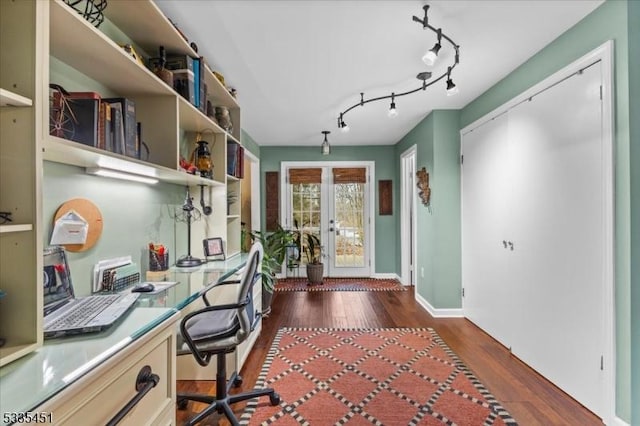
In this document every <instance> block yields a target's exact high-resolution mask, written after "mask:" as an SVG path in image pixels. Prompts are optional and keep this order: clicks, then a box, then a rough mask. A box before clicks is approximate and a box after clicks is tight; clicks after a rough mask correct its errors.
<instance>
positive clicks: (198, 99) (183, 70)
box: [165, 55, 207, 114]
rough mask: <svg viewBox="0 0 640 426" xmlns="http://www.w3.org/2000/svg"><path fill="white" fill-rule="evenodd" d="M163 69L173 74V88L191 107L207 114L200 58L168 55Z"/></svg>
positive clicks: (201, 58) (203, 67) (202, 63)
mask: <svg viewBox="0 0 640 426" xmlns="http://www.w3.org/2000/svg"><path fill="white" fill-rule="evenodd" d="M165 67H166V68H167V69H168V70H170V71H171V72H172V73H173V88H174V89H175V91H176V92H178V93H179V94H180V95H181V96H182V97H183V98H185V99H186V100H188V101H189V102H190V103H191V104H192V105H193V106H195V107H196V108H198V109H199V110H200V111H202V113H203V114H206V113H207V85H206V84H205V82H204V77H205V74H204V73H205V61H204V58H203V57H202V56H200V57H198V58H192V57H191V56H189V55H169V56H167V62H166V64H165Z"/></svg>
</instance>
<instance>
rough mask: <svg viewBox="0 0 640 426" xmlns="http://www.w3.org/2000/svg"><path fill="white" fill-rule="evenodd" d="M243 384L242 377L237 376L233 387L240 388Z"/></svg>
mask: <svg viewBox="0 0 640 426" xmlns="http://www.w3.org/2000/svg"><path fill="white" fill-rule="evenodd" d="M241 385H242V377H240V376H236V378H235V380H234V381H233V387H236V388H239V387H240V386H241Z"/></svg>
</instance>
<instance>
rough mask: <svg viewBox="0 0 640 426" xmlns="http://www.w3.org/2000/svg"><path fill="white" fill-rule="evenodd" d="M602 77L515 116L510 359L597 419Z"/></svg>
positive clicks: (596, 74)
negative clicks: (524, 365)
mask: <svg viewBox="0 0 640 426" xmlns="http://www.w3.org/2000/svg"><path fill="white" fill-rule="evenodd" d="M600 84H601V71H600V63H596V64H595V65H592V66H591V67H589V68H587V69H586V70H584V71H583V72H582V73H581V74H579V75H575V76H573V77H571V78H569V79H566V80H564V81H562V82H560V83H558V84H557V85H556V86H554V87H553V88H551V89H549V90H546V91H544V92H542V93H540V94H539V95H537V96H535V97H534V98H533V99H532V100H531V101H528V102H524V103H523V104H521V105H519V106H518V107H516V108H514V109H512V110H511V111H509V139H510V145H511V146H510V158H509V161H510V162H511V164H512V165H513V171H514V173H513V175H512V182H513V185H514V191H513V192H512V196H511V199H510V201H509V206H508V211H509V213H510V215H512V221H513V224H514V225H516V226H514V227H513V234H512V236H511V237H510V238H511V239H512V240H513V243H514V251H513V253H512V254H513V256H512V260H511V261H512V265H513V267H514V268H513V270H514V271H516V275H514V276H513V283H512V284H513V285H514V287H515V290H516V291H515V292H514V294H515V295H516V299H514V300H513V304H514V305H515V306H520V307H522V309H521V310H520V312H519V314H518V315H517V316H514V317H512V318H511V319H510V320H509V321H508V322H509V324H510V325H511V326H512V327H514V328H515V330H514V331H516V330H517V333H514V334H513V337H514V340H513V341H512V344H511V347H512V350H513V353H514V354H515V355H517V356H518V357H520V358H521V359H523V360H524V361H525V362H526V363H527V364H529V365H530V366H531V367H533V368H534V369H535V370H537V371H538V372H540V373H541V374H543V375H544V376H545V377H547V378H548V379H549V380H551V381H552V382H554V383H555V384H557V385H558V386H560V387H561V388H562V389H563V390H565V391H566V392H567V393H569V394H570V395H572V396H573V397H574V398H576V399H577V400H578V401H580V402H581V403H582V404H584V405H586V406H587V407H589V408H590V409H591V410H594V411H595V412H600V408H601V406H602V405H601V404H602V400H603V395H602V394H601V390H602V388H603V374H602V371H601V370H600V358H601V356H602V355H603V353H604V342H605V339H604V302H603V301H604V300H605V288H604V283H605V280H604V279H603V278H604V266H605V265H604V261H605V260H604V259H605V258H604V255H603V247H604V246H605V230H604V225H603V223H604V219H603V206H604V205H605V202H604V190H603V185H604V183H603V179H602V176H603V173H604V167H603V156H602V128H601V126H602V124H601V114H602V112H601V100H600Z"/></svg>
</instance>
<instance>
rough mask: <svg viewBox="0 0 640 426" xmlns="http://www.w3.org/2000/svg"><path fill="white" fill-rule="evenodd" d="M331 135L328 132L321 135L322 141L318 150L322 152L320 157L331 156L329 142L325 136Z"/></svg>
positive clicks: (325, 131)
mask: <svg viewBox="0 0 640 426" xmlns="http://www.w3.org/2000/svg"><path fill="white" fill-rule="evenodd" d="M329 133H331V132H330V131H328V130H323V131H322V134H324V141H323V142H322V146H321V149H320V152H322V155H329V154H331V145H329V141H328V140H327V135H328V134H329Z"/></svg>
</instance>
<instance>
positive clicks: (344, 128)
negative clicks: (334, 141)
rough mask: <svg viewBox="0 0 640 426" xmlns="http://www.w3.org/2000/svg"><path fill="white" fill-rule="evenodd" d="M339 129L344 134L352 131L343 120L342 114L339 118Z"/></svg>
mask: <svg viewBox="0 0 640 426" xmlns="http://www.w3.org/2000/svg"><path fill="white" fill-rule="evenodd" d="M338 128H339V129H340V131H341V132H342V133H347V132H349V130H350V129H349V126H348V125H347V123H345V122H344V120H343V119H342V114H340V117H338Z"/></svg>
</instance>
